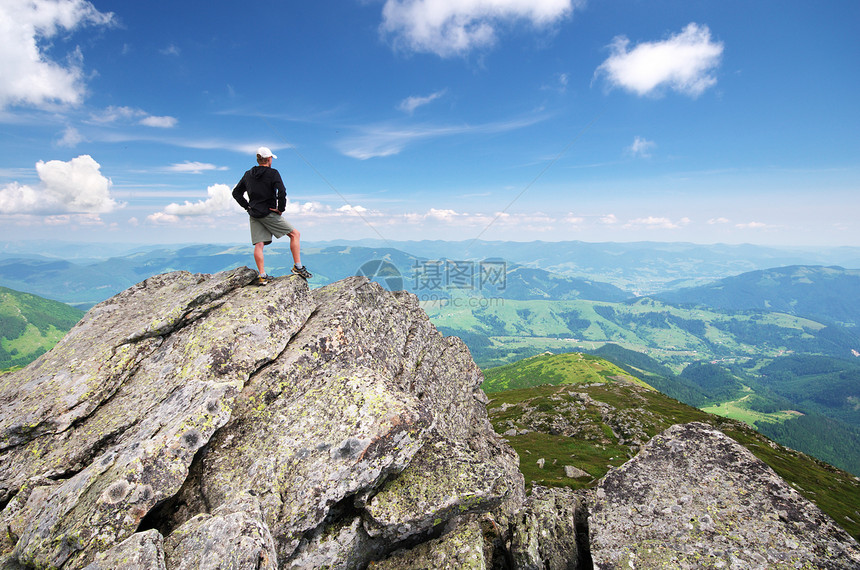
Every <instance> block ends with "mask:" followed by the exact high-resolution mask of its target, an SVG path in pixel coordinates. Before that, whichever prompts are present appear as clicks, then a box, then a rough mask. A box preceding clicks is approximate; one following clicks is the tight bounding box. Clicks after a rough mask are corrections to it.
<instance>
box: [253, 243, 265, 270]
mask: <svg viewBox="0 0 860 570" xmlns="http://www.w3.org/2000/svg"><path fill="white" fill-rule="evenodd" d="M264 245H266V244H265V243H263V242H258V243H255V244H254V261H256V262H257V271H259V272H260V275H265V274H266V269H265V263H264V260H263V246H264Z"/></svg>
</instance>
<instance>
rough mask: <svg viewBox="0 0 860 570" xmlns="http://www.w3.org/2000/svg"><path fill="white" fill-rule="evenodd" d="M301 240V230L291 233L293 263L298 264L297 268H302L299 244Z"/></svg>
mask: <svg viewBox="0 0 860 570" xmlns="http://www.w3.org/2000/svg"><path fill="white" fill-rule="evenodd" d="M299 238H300V234H299V230H293V231H291V232H290V252H291V253H292V254H293V263H295V264H296V267H301V266H302V254H301V244H300V242H299Z"/></svg>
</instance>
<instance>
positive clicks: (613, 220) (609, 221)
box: [600, 214, 618, 226]
mask: <svg viewBox="0 0 860 570" xmlns="http://www.w3.org/2000/svg"><path fill="white" fill-rule="evenodd" d="M600 223H601V224H606V225H607V226H611V225H614V224H617V223H618V217H617V216H616V215H615V214H606V215H605V216H601V217H600Z"/></svg>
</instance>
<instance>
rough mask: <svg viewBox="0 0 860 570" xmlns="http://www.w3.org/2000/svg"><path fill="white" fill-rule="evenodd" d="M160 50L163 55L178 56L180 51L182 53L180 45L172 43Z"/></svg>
mask: <svg viewBox="0 0 860 570" xmlns="http://www.w3.org/2000/svg"><path fill="white" fill-rule="evenodd" d="M158 51H159V53H161V55H175V56H178V55H179V54H180V53H182V52H181V51H180V49H179V48H178V47H176V45H175V44H170V45H169V46H167V47H166V48H162V49H160V50H158Z"/></svg>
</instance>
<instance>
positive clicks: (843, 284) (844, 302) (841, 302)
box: [657, 265, 860, 327]
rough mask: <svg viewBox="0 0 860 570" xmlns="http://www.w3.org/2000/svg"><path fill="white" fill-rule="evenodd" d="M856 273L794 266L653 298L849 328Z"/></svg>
mask: <svg viewBox="0 0 860 570" xmlns="http://www.w3.org/2000/svg"><path fill="white" fill-rule="evenodd" d="M858 293H860V269H843V268H842V267H821V266H805V265H794V266H789V267H777V268H774V269H766V270H762V271H750V272H748V273H743V274H741V275H737V276H735V277H727V278H724V279H720V280H719V281H716V282H714V283H710V284H708V285H702V286H700V287H692V288H686V289H680V290H678V291H671V292H666V293H661V294H659V295H657V297H659V298H660V299H662V300H664V301H669V302H672V303H685V304H695V305H703V306H707V307H712V308H718V309H728V310H733V311H743V310H748V309H758V310H765V309H766V310H769V311H779V312H782V313H789V314H792V315H802V316H806V317H810V318H813V319H816V320H823V321H828V322H834V323H838V324H842V325H846V326H850V327H856V326H858V325H860V295H858Z"/></svg>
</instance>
